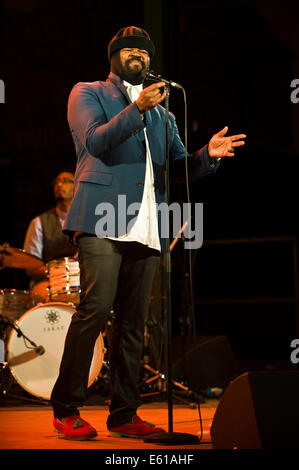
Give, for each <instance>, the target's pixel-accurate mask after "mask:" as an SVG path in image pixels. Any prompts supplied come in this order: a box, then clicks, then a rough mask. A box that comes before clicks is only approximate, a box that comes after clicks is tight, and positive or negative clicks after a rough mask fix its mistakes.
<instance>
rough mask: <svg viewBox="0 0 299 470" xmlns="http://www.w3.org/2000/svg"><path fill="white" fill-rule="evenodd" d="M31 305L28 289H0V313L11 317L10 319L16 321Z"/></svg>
mask: <svg viewBox="0 0 299 470" xmlns="http://www.w3.org/2000/svg"><path fill="white" fill-rule="evenodd" d="M31 305H32V304H31ZM29 307H30V296H29V292H28V291H27V290H16V289H1V290H0V314H1V315H3V316H5V317H7V318H9V320H11V321H13V322H14V321H15V320H17V319H18V318H19V317H20V316H21V315H23V313H24V312H26V310H28V308H29Z"/></svg>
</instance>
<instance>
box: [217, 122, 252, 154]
mask: <svg viewBox="0 0 299 470" xmlns="http://www.w3.org/2000/svg"><path fill="white" fill-rule="evenodd" d="M227 131H228V127H227V126H225V127H224V128H223V129H222V130H221V131H219V132H218V133H217V134H214V135H213V137H212V138H211V140H210V142H209V145H208V151H209V155H210V157H211V158H222V157H233V156H234V155H235V148H236V147H241V146H242V145H244V144H245V142H244V140H240V139H245V137H246V135H245V134H238V135H231V136H227V137H226V136H225V134H226V133H227Z"/></svg>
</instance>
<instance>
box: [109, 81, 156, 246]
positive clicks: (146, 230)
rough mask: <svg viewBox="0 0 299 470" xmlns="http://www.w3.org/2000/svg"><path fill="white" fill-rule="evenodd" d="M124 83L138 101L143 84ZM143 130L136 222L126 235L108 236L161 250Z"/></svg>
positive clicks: (146, 140)
mask: <svg viewBox="0 0 299 470" xmlns="http://www.w3.org/2000/svg"><path fill="white" fill-rule="evenodd" d="M123 84H124V85H125V87H126V88H127V93H128V95H129V97H130V99H131V101H132V102H133V101H136V100H137V98H138V97H139V95H140V93H141V91H142V89H143V87H142V85H131V84H130V83H128V82H126V81H124V82H123ZM143 132H144V137H145V145H146V168H145V180H144V190H143V196H142V201H141V206H140V210H139V213H138V216H137V219H136V222H135V223H134V225H133V227H132V228H131V229H130V230H129V232H128V233H126V234H125V235H122V236H120V237H118V238H113V237H107V238H110V239H112V240H119V241H135V242H139V243H142V244H143V245H147V246H149V247H150V248H153V249H155V250H159V251H161V245H160V238H159V230H158V219H157V209H156V197H155V185H154V172H153V164H152V157H151V152H150V147H149V143H148V139H147V135H146V128H144V130H143Z"/></svg>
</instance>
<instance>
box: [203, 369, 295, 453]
mask: <svg viewBox="0 0 299 470" xmlns="http://www.w3.org/2000/svg"><path fill="white" fill-rule="evenodd" d="M298 424H299V372H298V371H275V372H246V373H245V374H242V375H240V376H239V377H238V378H236V379H235V380H234V381H233V382H232V383H231V384H230V385H229V386H228V387H227V389H226V390H225V392H224V394H223V396H222V397H221V399H220V402H219V405H218V407H217V409H216V412H215V415H214V419H213V422H212V426H211V437H212V443H213V448H215V449H298V448H299V437H298Z"/></svg>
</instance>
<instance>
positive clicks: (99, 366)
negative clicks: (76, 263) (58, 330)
mask: <svg viewBox="0 0 299 470" xmlns="http://www.w3.org/2000/svg"><path fill="white" fill-rule="evenodd" d="M53 304H55V305H57V304H59V305H60V306H64V307H65V306H68V307H72V308H73V309H74V311H75V305H74V304H72V303H71V302H68V303H66V302H45V303H39V304H38V305H35V306H34V307H32V308H30V309H29V310H27V311H26V312H24V313H23V314H22V315H21V316H20V318H18V319H17V320H15V321H14V322H13V324H14V325H16V326H18V323H19V321H20V320H21V319H22V318H23V317H25V316H27V315H28V314H29V313H30V312H31V311H33V310H36V309H37V308H40V307H43V306H47V305H53ZM13 334H16V331H15V330H14V329H13V328H12V329H11V332H10V333H9V335H8V338H7V343H6V348H5V349H6V353H7V357H6V359H7V365H8V367H9V370H10V373H11V375H12V376H13V378H14V380H15V381H16V382H17V383H18V385H20V387H21V388H22V389H23V390H25V391H26V392H27V393H29V394H30V395H32V396H34V397H37V398H39V399H41V400H46V401H50V398H47V397H44V396H42V395H40V394H37V393H36V392H32V390H30V389H29V388H28V387H27V386H26V385H24V384H23V382H22V381H21V380H20V379H19V377H17V374H16V372H15V371H14V369H13V368H14V366H10V365H9V360H10V357H9V345H10V342H11V338H12V336H13ZM97 341H99V343H100V344H99V351H100V360H99V363H98V365H97V367H96V370H95V374H94V378H91V379H89V380H88V384H87V388H89V387H91V386H92V385H93V383H94V382H95V380H96V378H97V377H98V376H99V373H100V371H101V369H102V365H103V361H104V355H105V344H104V337H103V334H102V332H100V334H99V335H98V337H97V339H96V341H95V344H96V342H97Z"/></svg>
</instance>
